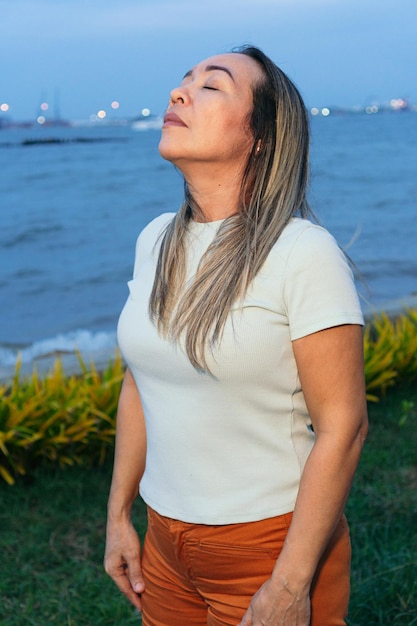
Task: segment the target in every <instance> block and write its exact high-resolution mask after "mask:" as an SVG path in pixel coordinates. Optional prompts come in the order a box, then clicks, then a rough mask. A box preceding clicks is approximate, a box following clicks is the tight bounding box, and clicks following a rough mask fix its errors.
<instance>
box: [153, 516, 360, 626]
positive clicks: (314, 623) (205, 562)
mask: <svg viewBox="0 0 417 626" xmlns="http://www.w3.org/2000/svg"><path fill="white" fill-rule="evenodd" d="M291 517H292V514H291V513H287V514H286V515H280V516H279V517H274V518H271V519H267V520H262V521H260V522H250V523H246V524H230V525H225V526H206V525H203V524H186V523H184V522H179V521H177V520H173V519H170V518H167V517H162V516H161V515H158V514H157V513H156V512H155V511H153V510H151V509H148V532H147V535H146V539H145V544H144V548H143V555H142V568H143V575H144V578H145V585H146V590H145V592H144V593H143V594H142V606H143V616H142V620H143V621H142V623H143V626H237V624H238V623H239V622H240V620H241V619H242V617H243V615H244V614H245V612H246V609H247V608H248V606H249V603H250V601H251V598H252V596H253V595H254V593H255V592H256V591H257V590H258V589H259V587H260V586H261V585H262V584H263V583H264V582H265V581H266V580H267V579H268V578H269V577H270V575H271V572H272V569H273V567H274V564H275V561H276V559H277V558H278V556H279V553H280V551H281V548H282V545H283V542H284V540H285V536H286V534H287V531H288V527H289V524H290V522H291ZM349 579H350V539H349V530H348V526H347V522H346V519H345V518H343V519H342V520H341V522H340V524H339V525H338V527H337V529H336V531H335V533H334V535H333V537H332V539H331V541H330V542H329V545H328V547H327V549H326V552H325V554H324V555H323V558H322V560H321V562H320V565H319V567H318V569H317V573H316V576H315V579H314V582H313V586H312V590H311V605H312V618H311V626H342V625H344V624H345V623H346V622H345V619H344V618H345V616H346V614H347V608H348V602H349V591H350V584H349ZM289 626H290V625H289Z"/></svg>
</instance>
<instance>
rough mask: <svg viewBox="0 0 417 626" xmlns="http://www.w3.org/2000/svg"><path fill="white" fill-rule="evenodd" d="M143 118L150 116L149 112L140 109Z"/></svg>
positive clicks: (146, 109) (148, 110)
mask: <svg viewBox="0 0 417 626" xmlns="http://www.w3.org/2000/svg"><path fill="white" fill-rule="evenodd" d="M141 113H142V115H143V117H148V116H149V115H150V114H151V110H150V109H148V108H145V109H142V111H141Z"/></svg>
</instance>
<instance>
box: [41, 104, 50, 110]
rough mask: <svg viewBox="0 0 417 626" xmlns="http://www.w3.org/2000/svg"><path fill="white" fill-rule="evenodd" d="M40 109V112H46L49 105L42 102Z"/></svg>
mask: <svg viewBox="0 0 417 626" xmlns="http://www.w3.org/2000/svg"><path fill="white" fill-rule="evenodd" d="M40 108H41V110H42V111H47V110H48V109H49V104H48V103H47V102H42V104H41V107H40Z"/></svg>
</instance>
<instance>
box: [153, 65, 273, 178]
mask: <svg viewBox="0 0 417 626" xmlns="http://www.w3.org/2000/svg"><path fill="white" fill-rule="evenodd" d="M261 76H262V74H261V70H260V69H259V67H258V65H257V63H256V61H254V60H253V59H252V58H251V57H249V56H246V55H243V54H239V53H229V54H220V55H217V56H213V57H210V58H209V59H206V60H205V61H202V62H201V63H199V64H198V65H196V66H195V67H194V68H193V69H192V70H190V71H189V72H187V73H186V75H185V76H184V79H183V80H182V82H181V84H180V86H179V87H177V88H176V89H173V90H172V92H171V98H170V104H169V107H168V109H167V111H166V114H165V119H164V124H163V127H162V136H161V140H160V143H159V151H160V154H161V156H162V157H163V158H164V159H167V160H168V161H171V162H172V163H175V165H176V166H177V167H178V168H179V169H180V170H184V169H187V167H188V166H190V165H193V164H196V163H197V164H198V163H204V164H205V166H208V165H209V164H210V163H212V164H223V165H232V164H236V165H238V166H240V165H242V164H245V163H246V161H247V158H248V155H249V152H250V150H251V148H252V143H253V137H252V133H251V130H250V126H249V120H250V114H251V112H252V107H253V101H252V87H253V85H254V84H255V83H256V82H257V81H259V80H260V79H261Z"/></svg>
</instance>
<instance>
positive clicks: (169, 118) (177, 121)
mask: <svg viewBox="0 0 417 626" xmlns="http://www.w3.org/2000/svg"><path fill="white" fill-rule="evenodd" d="M166 126H185V127H186V126H187V124H185V122H183V121H182V119H181V118H180V117H179V116H178V115H177V114H176V113H174V112H173V111H168V112H167V113H166V114H165V116H164V125H163V128H165V127H166Z"/></svg>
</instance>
